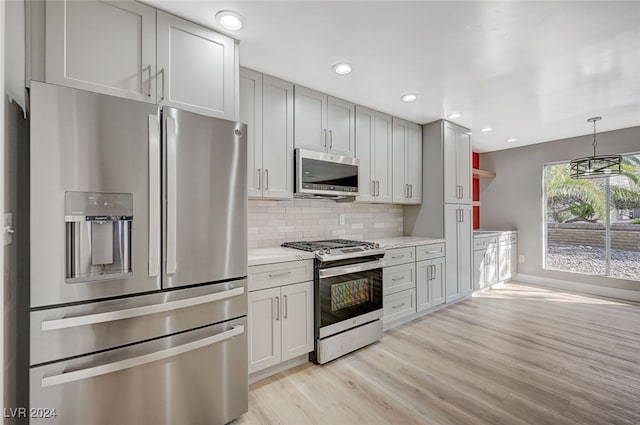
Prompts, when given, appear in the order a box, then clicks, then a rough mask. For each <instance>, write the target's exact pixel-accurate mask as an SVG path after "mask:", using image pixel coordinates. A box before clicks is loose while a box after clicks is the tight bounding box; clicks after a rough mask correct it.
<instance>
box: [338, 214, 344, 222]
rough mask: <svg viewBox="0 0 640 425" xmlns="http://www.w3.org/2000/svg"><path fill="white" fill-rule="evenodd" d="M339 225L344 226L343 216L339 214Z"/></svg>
mask: <svg viewBox="0 0 640 425" xmlns="http://www.w3.org/2000/svg"><path fill="white" fill-rule="evenodd" d="M339 218H340V224H344V214H340V216H339Z"/></svg>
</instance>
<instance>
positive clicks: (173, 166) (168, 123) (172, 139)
mask: <svg viewBox="0 0 640 425" xmlns="http://www.w3.org/2000/svg"><path fill="white" fill-rule="evenodd" d="M164 120H165V121H164V122H165V130H166V131H165V137H166V139H165V140H166V143H167V274H174V273H175V272H176V269H177V264H176V262H177V260H176V238H177V217H176V215H177V213H178V204H177V187H176V186H177V178H178V177H177V141H176V120H175V119H174V118H173V117H165V119H164Z"/></svg>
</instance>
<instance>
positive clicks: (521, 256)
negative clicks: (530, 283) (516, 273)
mask: <svg viewBox="0 0 640 425" xmlns="http://www.w3.org/2000/svg"><path fill="white" fill-rule="evenodd" d="M518 262H519V263H524V255H520V256H518Z"/></svg>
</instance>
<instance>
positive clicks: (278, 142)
mask: <svg viewBox="0 0 640 425" xmlns="http://www.w3.org/2000/svg"><path fill="white" fill-rule="evenodd" d="M262 117H263V118H262V144H263V148H262V166H263V168H264V171H263V179H262V181H263V192H262V193H263V196H264V197H265V198H275V199H288V198H293V84H291V83H289V82H287V81H283V80H279V79H277V78H273V77H270V76H268V75H265V76H264V77H263V80H262Z"/></svg>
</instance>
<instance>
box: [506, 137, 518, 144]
mask: <svg viewBox="0 0 640 425" xmlns="http://www.w3.org/2000/svg"><path fill="white" fill-rule="evenodd" d="M517 140H518V139H514V138H511V139H506V140H505V142H507V143H513V142H515V141H517Z"/></svg>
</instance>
